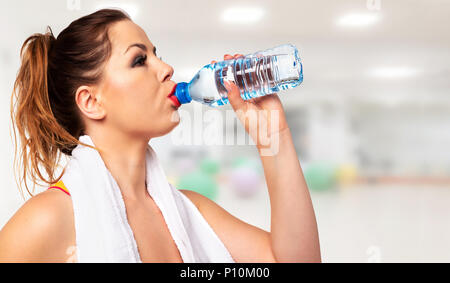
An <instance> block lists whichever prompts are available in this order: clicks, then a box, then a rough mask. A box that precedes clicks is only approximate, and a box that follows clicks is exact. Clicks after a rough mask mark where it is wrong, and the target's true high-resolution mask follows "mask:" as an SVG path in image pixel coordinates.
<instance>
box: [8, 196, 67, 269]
mask: <svg viewBox="0 0 450 283" xmlns="http://www.w3.org/2000/svg"><path fill="white" fill-rule="evenodd" d="M74 244H75V228H74V221H73V207H72V200H71V198H70V197H69V196H68V195H66V194H64V193H63V192H60V191H58V190H48V191H45V192H43V193H41V194H38V195H36V196H34V197H32V198H31V199H30V200H28V201H27V202H26V203H25V204H24V205H23V206H22V207H21V208H20V209H19V210H18V211H17V212H16V214H15V215H14V216H13V217H12V218H11V219H10V221H9V222H8V223H7V224H6V225H5V226H4V227H3V229H2V230H1V231H0V262H64V261H65V258H67V255H66V252H67V249H68V247H70V246H71V245H74Z"/></svg>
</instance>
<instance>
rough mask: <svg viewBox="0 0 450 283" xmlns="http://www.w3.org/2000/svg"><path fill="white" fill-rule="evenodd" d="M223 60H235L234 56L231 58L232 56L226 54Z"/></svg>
mask: <svg viewBox="0 0 450 283" xmlns="http://www.w3.org/2000/svg"><path fill="white" fill-rule="evenodd" d="M223 59H224V60H231V59H233V56H231V55H230V54H225V55H224V56H223Z"/></svg>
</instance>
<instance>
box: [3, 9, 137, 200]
mask: <svg viewBox="0 0 450 283" xmlns="http://www.w3.org/2000/svg"><path fill="white" fill-rule="evenodd" d="M124 20H130V18H129V16H128V15H126V14H125V13H124V12H122V11H120V10H115V9H103V10H99V11H97V12H95V13H92V14H90V15H87V16H85V17H82V18H80V19H78V20H76V21H74V22H72V23H71V24H70V25H69V26H68V27H67V28H66V29H64V30H63V31H62V32H61V33H60V34H59V36H58V39H55V37H54V36H53V33H52V31H51V29H50V28H48V29H47V32H46V33H45V34H35V35H33V36H31V37H29V38H28V39H27V40H26V41H25V43H24V44H23V46H22V49H21V52H20V56H21V59H22V65H21V67H20V70H19V73H18V74H17V78H16V81H15V84H14V90H13V94H12V99H11V120H12V122H13V133H14V144H15V154H14V174H15V176H16V178H15V179H16V182H17V185H18V187H19V190H20V191H21V192H22V195H23V185H24V186H25V188H26V190H27V191H28V194H29V195H31V196H32V193H31V192H30V190H29V188H28V184H27V179H28V178H27V177H30V179H31V181H32V183H33V190H32V191H34V187H35V185H36V184H38V181H42V182H44V183H45V184H47V185H51V184H54V183H56V182H58V181H59V180H60V179H61V177H62V176H63V174H64V170H62V173H61V174H60V175H59V176H55V172H56V169H57V167H58V164H59V161H60V160H61V157H62V154H65V155H68V156H70V155H72V150H73V149H74V148H75V147H76V146H77V145H79V144H81V145H83V146H87V147H90V148H93V149H96V148H95V147H92V146H90V145H87V144H84V143H81V142H80V141H79V140H78V139H79V137H80V136H81V135H83V134H85V130H84V128H85V127H84V124H83V121H82V118H81V114H80V111H79V109H78V106H77V105H76V103H75V94H76V91H77V89H78V88H79V87H80V86H82V85H95V84H97V83H98V82H99V81H100V80H101V77H102V70H103V69H102V68H103V66H104V64H105V62H106V60H108V58H109V57H110V55H111V42H110V41H109V37H108V29H109V27H110V26H111V25H112V24H114V23H116V22H119V21H124ZM18 139H19V141H20V145H18V143H17V142H18ZM96 150H98V149H96ZM16 172H20V175H19V177H18V176H17V174H16ZM43 172H44V173H45V175H44V174H43Z"/></svg>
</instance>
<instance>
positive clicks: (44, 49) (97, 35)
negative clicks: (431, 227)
mask: <svg viewBox="0 0 450 283" xmlns="http://www.w3.org/2000/svg"><path fill="white" fill-rule="evenodd" d="M155 50H156V48H155V47H154V45H153V43H152V42H151V41H150V40H149V39H148V37H147V36H146V34H145V32H144V31H143V30H142V29H141V28H140V27H139V26H137V25H136V24H135V23H133V22H132V21H131V20H130V18H129V17H128V16H127V15H125V14H124V13H123V12H121V11H117V10H100V11H98V12H96V13H93V14H91V15H88V16H86V17H83V18H81V19H78V20H77V21H75V22H73V23H72V24H71V25H70V26H69V27H68V28H66V29H65V30H64V31H62V32H61V34H60V35H59V36H58V38H57V39H55V38H54V37H53V35H52V33H51V31H49V32H48V33H46V34H38V35H34V36H32V37H30V38H28V39H27V41H26V42H25V44H24V46H23V48H22V66H21V69H20V71H19V74H18V76H17V80H16V84H15V91H14V94H15V95H14V98H15V103H14V105H13V107H12V116H13V120H14V122H15V126H16V127H17V131H18V136H19V138H20V141H21V146H22V147H21V148H20V152H19V153H20V157H21V160H20V161H21V165H22V167H23V172H22V175H21V183H23V184H25V187H26V188H27V190H28V187H27V186H26V182H25V181H26V178H27V177H29V178H31V179H32V181H33V183H37V182H38V180H41V181H44V182H45V183H47V184H49V186H52V187H53V188H57V189H49V190H47V191H45V192H43V193H41V194H39V195H37V196H34V197H33V198H31V199H30V200H29V201H28V202H27V203H26V204H25V205H24V206H23V207H22V208H21V209H20V210H19V211H18V212H17V213H16V214H15V215H14V216H13V217H12V219H11V220H10V221H9V222H8V223H7V224H6V225H5V227H4V228H3V229H2V230H1V232H0V262H68V261H70V262H77V261H78V257H77V254H76V246H77V243H78V240H79V239H77V237H78V235H79V234H78V232H79V231H77V228H76V227H79V226H77V225H79V222H81V221H83V220H77V219H75V218H74V205H75V197H74V198H73V199H72V197H71V192H72V189H75V188H71V187H70V186H67V188H66V187H65V186H64V185H65V184H64V183H62V182H61V181H60V180H61V176H64V171H63V173H62V174H61V175H60V176H58V177H56V176H55V175H56V171H57V169H58V168H57V165H58V161H59V158H58V157H59V156H60V155H59V154H60V153H62V154H65V155H66V156H68V157H69V158H70V156H71V155H72V153H74V152H73V151H74V149H78V148H79V147H80V146H81V144H82V142H81V141H80V137H81V136H84V137H86V136H88V137H90V139H91V140H92V141H93V142H94V144H95V149H96V150H98V153H99V154H100V156H101V160H102V161H103V162H104V165H105V166H106V168H107V170H109V172H110V174H111V176H112V177H113V179H114V180H115V182H117V185H118V187H120V194H121V196H122V197H123V203H124V206H125V209H126V222H128V223H127V224H129V227H130V228H131V231H132V235H133V237H134V240H135V244H136V246H137V250H138V251H139V258H140V259H141V260H142V261H143V262H183V257H182V256H181V254H180V250H179V249H178V248H179V245H178V244H175V243H174V239H173V238H172V236H174V235H173V233H171V231H169V229H168V227H167V225H166V224H167V223H166V221H167V219H168V217H164V215H163V214H162V213H161V211H160V209H159V207H158V205H157V203H156V202H155V201H154V199H153V198H152V196H151V195H150V194H149V192H148V190H147V181H146V180H148V179H146V172H147V171H146V150H147V147H148V143H149V141H150V140H151V139H152V138H155V137H159V136H163V135H166V134H168V133H169V132H170V131H171V130H172V129H174V128H175V127H176V126H177V125H178V123H179V119H176V118H177V117H178V116H177V115H178V114H177V108H178V107H179V105H178V104H177V103H176V102H174V101H173V100H172V99H168V95H169V94H170V93H172V90H173V89H174V86H175V85H176V84H175V82H173V81H171V78H172V75H173V69H172V67H171V66H169V65H167V64H166V63H164V62H163V61H162V60H161V59H160V58H158V57H157V56H156V52H155ZM236 56H241V55H236ZM231 58H233V56H230V55H225V57H224V59H231ZM227 90H228V92H229V93H228V95H229V99H230V104H231V105H232V107H233V109H234V110H235V111H236V113H237V114H238V117H239V119H240V120H241V122H242V123H243V124H244V126H245V129H246V131H247V132H249V133H250V134H251V136H252V138H253V140H254V141H256V142H255V144H256V146H257V149H258V151H259V152H260V156H261V160H262V164H263V167H264V172H265V177H266V182H267V184H268V188H269V195H270V202H271V208H272V213H271V215H272V216H271V218H272V219H271V223H272V225H271V232H270V233H269V232H266V231H264V230H261V229H259V228H257V227H254V226H252V225H249V224H247V223H244V222H243V221H241V220H239V219H237V218H235V217H233V216H232V215H231V214H229V213H228V212H226V211H225V210H224V209H222V208H221V207H219V206H218V205H216V204H215V203H214V202H213V201H210V200H209V199H207V198H205V197H203V196H202V195H200V194H197V193H195V192H192V191H181V192H182V194H183V195H184V196H185V197H187V199H188V200H189V201H190V202H191V203H193V204H194V205H195V208H196V209H198V211H199V212H200V214H199V215H201V217H202V219H203V221H204V220H206V222H207V223H208V224H209V225H210V227H211V228H212V231H213V233H215V235H217V236H218V239H219V240H220V241H221V242H222V243H223V245H224V246H225V247H226V250H227V251H228V252H229V253H230V255H231V256H232V258H233V260H234V261H235V262H319V261H320V260H321V257H320V249H319V241H318V233H317V225H316V220H315V215H314V211H313V207H312V203H311V200H310V196H309V193H308V190H307V186H306V184H305V180H304V178H303V175H302V171H301V167H300V164H299V162H298V159H297V154H296V152H295V149H294V145H293V141H292V137H291V133H290V130H289V127H288V125H287V123H286V119H285V115H284V112H283V107H282V105H281V103H280V100H279V98H278V96H277V95H276V94H274V95H270V96H266V97H261V98H258V99H252V100H250V101H244V100H242V98H241V97H240V95H239V90H238V89H237V87H236V85H234V84H232V83H231V84H227ZM255 110H276V111H278V113H279V114H280V115H279V116H278V118H277V119H273V118H271V116H264V118H263V119H258V121H257V125H256V126H263V127H266V130H268V131H269V132H270V133H271V137H272V136H276V137H277V142H278V143H279V146H278V149H279V150H278V152H277V154H274V155H267V154H262V152H263V150H265V149H267V148H268V147H269V148H270V146H271V145H270V144H267V143H262V142H260V140H259V139H258V137H257V136H255V135H254V134H253V132H252V131H251V128H252V127H253V126H254V125H253V126H252V125H251V124H250V123H249V122H248V119H246V118H248V116H249V115H250V113H252V111H255ZM174 117H175V119H174ZM274 129H275V130H274ZM85 146H89V144H85ZM83 148H84V147H83ZM92 148H94V146H92ZM42 170H45V173H46V174H47V175H48V176H49V177H48V178H46V177H44V174H43V172H42ZM149 178H152V176H150V177H149ZM58 181H59V183H58V184H57V185H55V186H53V184H55V182H58ZM66 185H67V184H66ZM28 192H29V190H28ZM180 194H181V193H180ZM74 196H75V195H74ZM193 207H194V206H193ZM169 216H170V215H169ZM92 217H93V218H95V216H94V215H93V216H92ZM86 221H87V220H86ZM76 224H77V225H76ZM91 233H92V231H91ZM105 240H107V239H105ZM74 247H75V249H74ZM194 252H195V251H194Z"/></svg>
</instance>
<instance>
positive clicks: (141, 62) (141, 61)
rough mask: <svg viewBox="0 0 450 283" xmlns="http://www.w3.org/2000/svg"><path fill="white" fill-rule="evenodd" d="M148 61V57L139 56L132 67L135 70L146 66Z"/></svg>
mask: <svg viewBox="0 0 450 283" xmlns="http://www.w3.org/2000/svg"><path fill="white" fill-rule="evenodd" d="M146 61H147V55H139V56H137V57H136V58H135V59H134V60H133V63H132V64H131V67H132V68H134V67H140V66H144V65H145V62H146Z"/></svg>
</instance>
